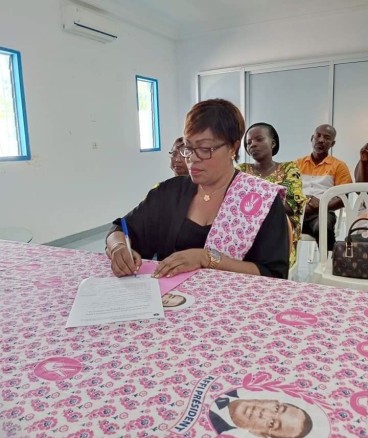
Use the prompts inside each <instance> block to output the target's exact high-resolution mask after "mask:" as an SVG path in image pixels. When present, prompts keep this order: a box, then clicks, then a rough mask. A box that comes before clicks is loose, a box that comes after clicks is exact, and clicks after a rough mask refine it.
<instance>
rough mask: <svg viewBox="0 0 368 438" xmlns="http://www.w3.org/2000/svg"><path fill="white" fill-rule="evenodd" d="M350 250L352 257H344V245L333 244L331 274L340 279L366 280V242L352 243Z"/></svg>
mask: <svg viewBox="0 0 368 438" xmlns="http://www.w3.org/2000/svg"><path fill="white" fill-rule="evenodd" d="M352 250H353V257H346V243H345V242H336V243H335V246H334V249H333V261H332V274H333V275H338V276H340V277H352V278H363V279H364V278H367V279H368V242H353V243H352Z"/></svg>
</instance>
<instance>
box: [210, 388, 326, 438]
mask: <svg viewBox="0 0 368 438" xmlns="http://www.w3.org/2000/svg"><path fill="white" fill-rule="evenodd" d="M209 418H210V422H211V424H212V427H213V428H214V429H215V430H216V432H217V433H218V434H222V435H224V436H226V437H244V438H252V437H270V438H304V437H306V438H317V437H318V438H325V437H326V438H327V437H328V436H329V423H328V419H327V417H326V415H325V414H324V412H323V411H322V410H321V409H320V408H319V407H317V406H313V405H311V406H309V405H308V404H306V403H302V402H301V400H299V399H297V398H293V397H289V396H287V395H286V394H284V393H273V392H267V391H261V392H253V391H248V390H246V389H244V388H238V389H236V390H232V391H229V392H228V393H225V394H223V395H222V396H220V397H218V398H217V399H216V400H215V402H214V403H213V404H212V405H211V407H210V411H209ZM314 424H315V426H313V425H314ZM316 425H318V430H317V426H316Z"/></svg>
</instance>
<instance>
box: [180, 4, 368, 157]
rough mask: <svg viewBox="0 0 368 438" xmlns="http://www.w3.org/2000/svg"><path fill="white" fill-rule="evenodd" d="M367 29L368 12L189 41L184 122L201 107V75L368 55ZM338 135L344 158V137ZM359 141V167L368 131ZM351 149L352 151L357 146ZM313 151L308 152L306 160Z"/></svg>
mask: <svg viewBox="0 0 368 438" xmlns="http://www.w3.org/2000/svg"><path fill="white" fill-rule="evenodd" d="M367 23H368V7H367V6H366V7H361V8H355V9H351V10H349V9H347V10H344V11H341V12H338V13H331V14H322V15H321V14H320V15H310V16H308V17H304V18H290V19H287V20H286V19H285V20H275V21H268V22H264V23H258V24H253V25H248V26H244V27H241V28H234V29H232V30H229V31H222V32H216V33H211V34H208V35H205V36H202V37H197V38H192V39H187V40H183V41H182V42H180V43H179V45H178V52H177V55H178V67H179V68H178V80H179V83H180V89H179V92H180V95H179V108H180V111H181V116H182V117H183V116H184V114H185V111H186V110H187V108H188V107H190V106H191V105H192V104H193V103H194V102H195V99H196V81H195V79H196V74H197V73H198V72H199V71H205V70H213V69H219V68H226V67H235V66H246V65H253V64H262V63H272V62H279V61H285V62H287V61H291V60H297V59H300V60H308V59H310V60H311V59H314V58H322V59H325V60H326V59H331V58H333V57H337V56H338V55H353V54H355V53H367V52H368V26H367ZM295 104H296V105H297V102H295ZM179 117H180V114H179ZM290 122H291V123H292V121H290ZM310 134H312V132H311V133H310ZM337 135H338V136H337V144H336V146H337V147H336V148H335V149H336V156H337V157H338V147H339V144H338V140H339V132H338V133H337ZM359 135H360V137H359V136H358V137H359V140H358V141H357V144H356V145H355V148H356V151H354V153H355V154H356V155H355V157H356V158H352V162H356V161H357V159H358V150H359V148H360V147H361V146H362V145H363V144H365V143H366V142H367V140H368V138H367V135H368V131H366V132H360V133H359ZM305 144H306V148H308V147H310V136H308V138H305ZM344 146H345V145H344ZM346 147H351V143H349V146H346ZM308 151H309V150H308V149H306V154H307V153H308ZM293 158H296V157H295V156H294V155H293V151H290V156H289V159H293Z"/></svg>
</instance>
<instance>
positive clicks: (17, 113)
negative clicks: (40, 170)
mask: <svg viewBox="0 0 368 438" xmlns="http://www.w3.org/2000/svg"><path fill="white" fill-rule="evenodd" d="M30 158H31V157H30V152H29V142H28V129H27V117H26V107H25V100H24V91H23V79H22V65H21V59H20V53H19V52H17V51H15V50H10V49H3V48H1V47H0V161H6V160H29V159H30Z"/></svg>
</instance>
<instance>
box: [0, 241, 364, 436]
mask: <svg viewBox="0 0 368 438" xmlns="http://www.w3.org/2000/svg"><path fill="white" fill-rule="evenodd" d="M109 275H112V274H111V271H110V266H109V261H108V260H107V259H106V257H105V256H104V255H101V254H94V253H87V252H84V251H75V250H67V249H60V248H52V247H47V246H41V245H30V244H21V243H13V242H5V241H0V292H1V295H0V296H1V298H0V299H1V313H0V317H1V397H0V436H1V437H17V438H18V437H22V438H23V437H37V438H46V437H68V438H77V437H78V438H91V437H104V436H111V437H125V438H129V437H175V436H186V437H208V438H209V437H214V436H217V434H220V433H221V430H223V432H222V435H221V436H223V437H225V436H226V437H240V436H243V437H254V436H256V435H255V434H254V430H255V428H256V427H261V425H259V424H258V425H257V426H255V425H254V421H256V420H257V421H260V422H262V421H263V420H265V421H266V420H267V421H268V423H267V427H268V428H269V432H268V434H269V436H279V437H281V436H283V437H285V438H287V434H286V432H281V433H282V435H280V430H281V428H282V427H285V424H283V425H282V426H280V422H281V421H282V422H284V421H285V422H286V419H285V420H284V415H285V413H283V410H285V411H288V410H289V411H290V409H294V408H295V409H297V411H298V412H299V413H300V412H306V413H307V414H308V416H309V418H310V422H309V427H310V423H311V422H312V423H313V427H312V430H311V431H310V432H309V433H308V434H307V435H305V436H307V437H308V438H313V437H318V438H324V437H333V438H346V437H367V436H368V432H367V410H368V409H367V405H368V294H367V293H365V292H359V291H353V290H348V289H336V288H328V287H321V286H318V285H312V284H303V283H294V282H290V281H281V280H275V279H268V278H262V277H253V276H248V275H238V274H234V273H229V272H217V271H209V270H201V271H199V272H197V273H196V274H195V275H194V276H192V277H191V278H190V279H189V280H187V281H185V282H184V283H183V284H182V285H180V286H179V287H178V288H177V289H178V290H179V291H181V292H183V293H184V294H186V295H192V296H193V297H194V298H195V302H194V304H193V305H192V306H191V307H189V308H186V309H183V310H181V311H165V315H166V318H165V319H164V320H159V321H152V320H151V321H150V320H144V321H132V322H127V323H120V324H117V323H115V324H107V325H102V326H91V327H80V328H71V329H65V323H66V320H67V317H68V314H69V311H70V308H71V306H72V303H73V300H74V297H75V295H76V291H77V288H78V285H79V283H80V282H81V280H82V279H84V278H87V277H90V276H100V277H104V276H105V277H106V276H109ZM235 390H236V391H235ZM236 397H238V399H239V400H247V403H248V404H245V405H244V407H243V412H242V413H241V412H240V411H239V412H238V416H237V417H236V416H234V415H233V413H234V410H232V411H231V409H230V407H229V406H230V405H229V403H230V402H233V401H234V400H238V399H237V398H236ZM223 399H224V400H225V402H223V401H222V402H221V403H223V405H222V406H220V402H219V400H223ZM226 400H227V402H226ZM226 403H227V404H226ZM239 403H240V404H238V405H236V404H232V405H231V406H243V405H242V404H241V403H243V402H239ZM252 403H253V405H252ZM267 404H268V405H269V406H273V405H275V414H274V415H273V418H270V419H266V418H265V417H266V414H267V415H268V414H269V412H271V411H272V409H271V408H268V407H267V409H266V405H267ZM290 405H293V406H294V408H290ZM249 406H251V407H249ZM252 406H253V407H252ZM280 406H281V408H280ZM285 406H286V407H285ZM239 409H240V408H239ZM301 409H303V411H301ZM280 412H281V413H280ZM242 414H243V415H244V416H245V420H244V421H245V422H248V423H250V422H252V421H253V420H254V421H253V426H252V427H253V429H252V427H250V426H249V424H247V425H246V426H244V424H243V425H241V424H240V423H239V421H240V420H239V415H242ZM298 415H299V414H297V415H294V417H295V416H298ZM300 415H301V416H302V419H303V424H304V423H305V418H306V417H307V415H305V414H304V413H303V414H300ZM216 417H217V418H218V417H220V418H221V420H216V419H215V418H216ZM255 417H258V419H255ZM281 419H282V420H281ZM224 424H225V426H224ZM276 425H278V426H277V427H278V428H280V429H279V431H277V430H276ZM262 427H264V425H263V426H262ZM303 427H304V426H303ZM246 428H248V429H249V430H251V431H250V432H249V431H247V430H246ZM273 428H275V432H274V429H273ZM216 430H217V431H218V432H216ZM252 431H253V433H252ZM293 433H294V434H295V430H294V432H293ZM263 436H264V435H263ZM294 436H295V435H294Z"/></svg>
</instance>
